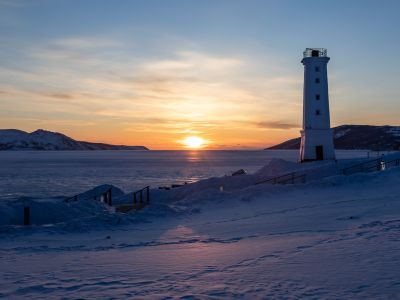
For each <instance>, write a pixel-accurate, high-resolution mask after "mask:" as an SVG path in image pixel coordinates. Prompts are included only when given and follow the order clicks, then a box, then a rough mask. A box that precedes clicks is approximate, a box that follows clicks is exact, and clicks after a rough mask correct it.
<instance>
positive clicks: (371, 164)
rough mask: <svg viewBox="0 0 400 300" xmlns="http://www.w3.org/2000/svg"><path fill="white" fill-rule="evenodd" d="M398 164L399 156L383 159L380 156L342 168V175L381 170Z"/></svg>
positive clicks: (399, 164) (399, 163)
mask: <svg viewBox="0 0 400 300" xmlns="http://www.w3.org/2000/svg"><path fill="white" fill-rule="evenodd" d="M398 166H400V158H396V159H393V160H390V161H385V160H384V159H383V158H382V157H380V158H377V159H374V160H369V161H366V162H363V163H359V164H356V165H353V166H350V167H347V168H344V169H342V173H343V175H352V174H355V173H361V172H372V171H382V170H385V169H387V168H390V167H398Z"/></svg>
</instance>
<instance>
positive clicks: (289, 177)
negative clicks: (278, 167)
mask: <svg viewBox="0 0 400 300" xmlns="http://www.w3.org/2000/svg"><path fill="white" fill-rule="evenodd" d="M305 182H306V174H296V173H295V172H292V173H288V174H284V175H281V176H277V177H273V178H269V179H266V180H262V181H259V182H257V183H255V184H261V183H270V184H289V183H290V184H295V183H305Z"/></svg>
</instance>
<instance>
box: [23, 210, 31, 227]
mask: <svg viewBox="0 0 400 300" xmlns="http://www.w3.org/2000/svg"><path fill="white" fill-rule="evenodd" d="M30 216H31V211H30V207H29V206H24V226H28V225H30V223H31V222H30Z"/></svg>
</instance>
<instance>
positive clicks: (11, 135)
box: [0, 129, 149, 150]
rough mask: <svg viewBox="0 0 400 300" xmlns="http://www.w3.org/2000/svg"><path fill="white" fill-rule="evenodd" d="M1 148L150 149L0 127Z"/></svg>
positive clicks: (46, 132) (39, 131) (45, 132)
mask: <svg viewBox="0 0 400 300" xmlns="http://www.w3.org/2000/svg"><path fill="white" fill-rule="evenodd" d="M0 150H149V149H148V148H146V147H144V146H125V145H109V144H102V143H90V142H82V141H76V140H74V139H72V138H70V137H68V136H66V135H64V134H61V133H58V132H51V131H46V130H43V129H38V130H36V131H34V132H31V133H29V132H25V131H22V130H17V129H0Z"/></svg>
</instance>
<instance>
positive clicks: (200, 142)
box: [182, 136, 206, 149]
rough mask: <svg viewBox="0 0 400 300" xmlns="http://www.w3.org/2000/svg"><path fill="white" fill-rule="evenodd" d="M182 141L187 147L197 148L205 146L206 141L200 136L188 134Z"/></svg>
mask: <svg viewBox="0 0 400 300" xmlns="http://www.w3.org/2000/svg"><path fill="white" fill-rule="evenodd" d="M182 142H183V144H184V145H185V147H186V148H192V149H197V148H202V147H204V146H205V142H206V141H205V140H204V139H203V138H201V137H198V136H188V137H187V138H185V139H184V140H183V141H182Z"/></svg>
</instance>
